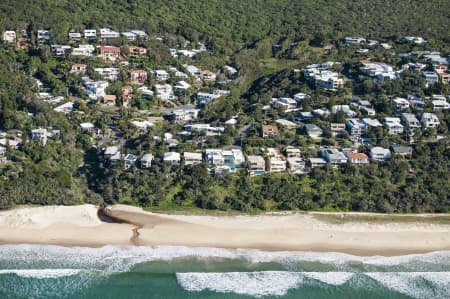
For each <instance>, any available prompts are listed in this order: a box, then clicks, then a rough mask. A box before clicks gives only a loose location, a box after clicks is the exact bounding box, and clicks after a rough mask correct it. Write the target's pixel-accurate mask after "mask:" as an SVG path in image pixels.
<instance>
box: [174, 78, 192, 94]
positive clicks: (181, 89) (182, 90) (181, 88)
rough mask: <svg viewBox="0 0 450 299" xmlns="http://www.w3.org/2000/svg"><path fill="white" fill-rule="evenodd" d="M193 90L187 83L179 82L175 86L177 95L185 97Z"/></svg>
mask: <svg viewBox="0 0 450 299" xmlns="http://www.w3.org/2000/svg"><path fill="white" fill-rule="evenodd" d="M190 88H191V85H190V84H189V83H187V82H186V81H178V82H177V84H176V85H175V94H177V95H181V96H184V95H186V94H187V93H188V90H189V89H190Z"/></svg>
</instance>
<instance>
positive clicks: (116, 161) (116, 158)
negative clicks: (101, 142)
mask: <svg viewBox="0 0 450 299" xmlns="http://www.w3.org/2000/svg"><path fill="white" fill-rule="evenodd" d="M121 161H122V154H121V153H120V151H118V152H116V153H115V154H114V155H112V156H111V157H110V158H109V160H108V163H109V165H110V166H111V167H115V166H117V165H120V162H121Z"/></svg>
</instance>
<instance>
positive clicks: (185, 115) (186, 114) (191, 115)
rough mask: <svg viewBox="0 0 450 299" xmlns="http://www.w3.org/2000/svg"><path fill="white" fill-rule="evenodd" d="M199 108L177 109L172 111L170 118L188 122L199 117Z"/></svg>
mask: <svg viewBox="0 0 450 299" xmlns="http://www.w3.org/2000/svg"><path fill="white" fill-rule="evenodd" d="M199 112H200V110H199V109H177V110H174V111H172V113H171V114H170V115H169V118H170V119H171V120H173V121H179V122H188V121H193V120H195V119H197V117H198V113H199Z"/></svg>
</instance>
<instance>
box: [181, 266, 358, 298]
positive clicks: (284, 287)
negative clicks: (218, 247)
mask: <svg viewBox="0 0 450 299" xmlns="http://www.w3.org/2000/svg"><path fill="white" fill-rule="evenodd" d="M353 275H354V273H348V272H288V271H260V272H224V273H192V272H188V273H177V274H176V277H177V281H178V283H179V285H180V286H181V287H182V288H183V289H185V290H186V291H191V292H194V291H197V292H199V291H203V290H210V291H214V292H218V293H236V294H245V295H250V296H255V297H260V296H267V295H272V296H282V295H285V294H286V293H287V292H288V290H290V289H293V288H297V287H299V286H301V285H302V284H303V283H304V278H305V277H307V278H310V279H314V280H318V281H320V282H322V283H325V284H328V285H342V284H344V283H346V282H347V281H348V280H349V279H350V278H352V276H353Z"/></svg>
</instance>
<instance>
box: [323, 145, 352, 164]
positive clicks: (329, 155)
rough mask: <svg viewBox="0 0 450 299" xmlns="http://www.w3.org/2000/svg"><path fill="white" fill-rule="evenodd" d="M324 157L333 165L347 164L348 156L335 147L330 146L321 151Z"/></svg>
mask: <svg viewBox="0 0 450 299" xmlns="http://www.w3.org/2000/svg"><path fill="white" fill-rule="evenodd" d="M321 154H322V157H323V158H324V159H325V160H326V161H327V162H328V163H330V164H331V165H333V166H336V167H337V166H342V165H345V164H347V157H346V156H345V155H344V153H343V152H340V151H338V150H337V149H335V148H329V149H326V150H323V151H322V152H321Z"/></svg>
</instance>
